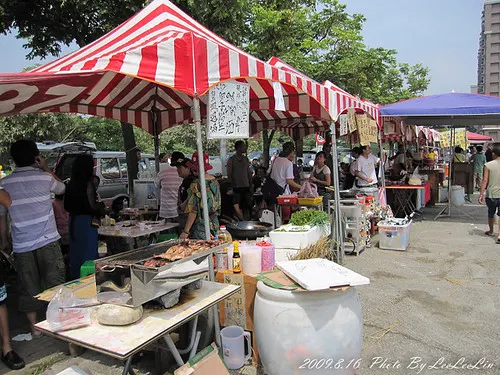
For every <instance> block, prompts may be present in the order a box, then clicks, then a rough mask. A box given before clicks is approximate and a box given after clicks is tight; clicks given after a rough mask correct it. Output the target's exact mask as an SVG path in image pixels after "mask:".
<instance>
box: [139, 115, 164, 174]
mask: <svg viewBox="0 0 500 375" xmlns="http://www.w3.org/2000/svg"><path fill="white" fill-rule="evenodd" d="M151 115H152V117H153V137H154V146H155V170H156V174H158V173H160V135H159V131H158V116H157V115H156V112H155V111H154V110H153V111H152V112H151ZM139 162H140V160H139Z"/></svg>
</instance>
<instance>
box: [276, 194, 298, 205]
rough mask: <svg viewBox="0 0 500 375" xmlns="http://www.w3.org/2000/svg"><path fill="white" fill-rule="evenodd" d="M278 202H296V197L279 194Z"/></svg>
mask: <svg viewBox="0 0 500 375" xmlns="http://www.w3.org/2000/svg"><path fill="white" fill-rule="evenodd" d="M277 200H278V204H297V197H289V196H279V197H278V198H277Z"/></svg>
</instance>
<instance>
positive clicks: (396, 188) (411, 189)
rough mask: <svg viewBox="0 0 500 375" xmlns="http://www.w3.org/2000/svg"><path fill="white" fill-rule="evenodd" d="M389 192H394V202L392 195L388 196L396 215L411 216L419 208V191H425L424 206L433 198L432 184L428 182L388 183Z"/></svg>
mask: <svg viewBox="0 0 500 375" xmlns="http://www.w3.org/2000/svg"><path fill="white" fill-rule="evenodd" d="M386 189H387V192H388V193H391V194H392V198H393V199H392V202H391V201H390V196H389V197H388V198H387V199H388V203H389V205H390V206H391V207H392V210H393V213H394V216H395V217H400V216H399V215H401V214H403V217H404V216H409V215H411V214H412V213H414V212H415V211H416V210H417V201H418V193H419V192H420V191H423V192H424V199H423V202H422V203H423V204H422V206H425V205H426V204H427V202H429V200H430V199H431V184H430V183H429V182H426V183H425V184H423V185H387V186H386Z"/></svg>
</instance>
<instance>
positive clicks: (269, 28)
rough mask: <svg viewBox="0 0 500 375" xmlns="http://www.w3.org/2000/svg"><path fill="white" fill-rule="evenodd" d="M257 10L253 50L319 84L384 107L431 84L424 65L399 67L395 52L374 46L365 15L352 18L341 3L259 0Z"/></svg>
mask: <svg viewBox="0 0 500 375" xmlns="http://www.w3.org/2000/svg"><path fill="white" fill-rule="evenodd" d="M251 10H252V11H251V15H250V20H249V23H250V30H251V31H250V34H249V39H248V42H247V48H248V50H249V51H250V52H251V53H253V54H254V55H256V56H258V57H260V58H262V59H265V60H267V59H269V58H270V57H271V56H277V57H280V58H281V59H283V60H284V61H286V62H287V63H289V64H290V65H292V66H293V67H295V68H296V69H298V70H300V71H302V72H303V73H304V74H306V75H308V76H309V77H311V78H313V79H315V80H317V81H318V82H323V81H325V80H330V81H332V82H334V83H335V84H337V85H338V86H340V87H342V88H344V89H345V90H347V91H348V92H350V93H351V94H354V95H359V96H360V97H363V98H366V99H369V100H371V101H374V102H376V103H381V104H387V103H391V102H395V101H399V100H402V99H407V98H410V97H414V96H418V95H421V94H422V93H423V91H425V89H426V88H427V86H428V84H429V81H430V80H429V70H428V69H427V68H426V67H424V66H423V65H421V64H416V65H410V64H407V63H398V61H397V53H396V51H394V50H389V49H385V48H368V47H367V46H366V45H365V44H364V43H363V38H362V36H361V31H362V28H363V23H364V21H365V18H364V16H363V15H361V14H349V13H348V12H347V10H346V6H345V5H343V4H341V3H340V2H339V1H337V0H318V1H313V2H311V1H307V0H297V1H293V2H279V3H278V2H274V1H254V2H253V3H252V7H251Z"/></svg>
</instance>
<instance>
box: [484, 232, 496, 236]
mask: <svg viewBox="0 0 500 375" xmlns="http://www.w3.org/2000/svg"><path fill="white" fill-rule="evenodd" d="M484 234H486V235H487V236H490V237H492V236H494V235H495V233H493V232H490V231H487V232H484Z"/></svg>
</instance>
